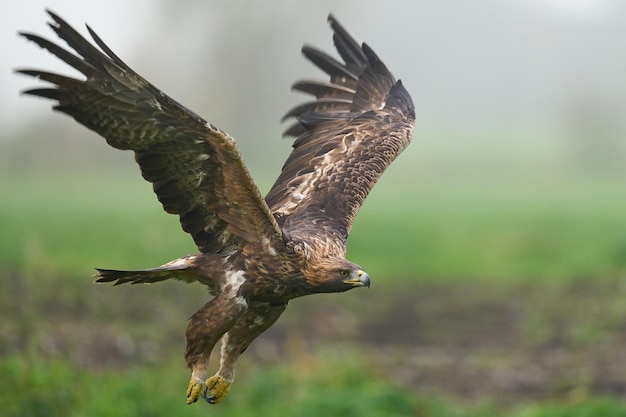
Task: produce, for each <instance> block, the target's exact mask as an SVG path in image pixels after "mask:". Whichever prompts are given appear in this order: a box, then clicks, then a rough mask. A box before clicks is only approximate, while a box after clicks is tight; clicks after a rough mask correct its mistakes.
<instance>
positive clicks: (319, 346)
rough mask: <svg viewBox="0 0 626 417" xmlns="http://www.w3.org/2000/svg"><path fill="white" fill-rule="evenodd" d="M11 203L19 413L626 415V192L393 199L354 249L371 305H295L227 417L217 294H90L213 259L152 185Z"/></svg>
mask: <svg viewBox="0 0 626 417" xmlns="http://www.w3.org/2000/svg"><path fill="white" fill-rule="evenodd" d="M137 184H141V185H138V187H139V190H144V191H145V193H143V194H142V193H138V192H137V190H136V188H135V187H136V186H137ZM1 186H2V193H3V204H2V205H1V206H0V224H1V225H2V228H3V239H1V240H0V278H1V281H0V286H1V289H0V314H2V315H3V316H4V317H5V318H6V317H10V319H8V320H7V319H5V320H2V321H0V372H1V374H2V375H3V378H0V405H1V408H2V410H3V412H4V415H8V416H48V415H69V416H74V415H75V416H79V415H90V416H125V415H128V416H130V415H133V416H138V415H139V416H141V415H145V416H153V415H172V414H174V415H200V414H202V415H204V414H206V413H207V412H214V413H219V414H220V415H222V416H230V415H238V416H245V415H259V414H261V415H273V416H274V415H275V416H281V415H285V416H286V415H289V416H309V415H310V416H315V415H342V416H351V415H355V416H356V415H358V416H378V415H381V416H388V415H398V416H404V415H406V416H409V415H415V416H503V415H505V416H520V417H522V416H523V417H537V416H626V401H625V400H626V356H625V353H624V352H626V349H624V347H625V346H626V301H624V300H626V297H625V295H626V282H625V281H624V273H625V272H626V216H623V213H624V210H625V209H626V196H625V195H624V193H619V192H616V190H617V189H618V188H617V184H606V183H596V182H589V183H585V184H578V185H577V186H576V187H570V188H567V187H562V188H559V189H558V191H556V192H555V189H553V188H546V189H541V188H538V189H537V188H535V189H523V188H515V190H514V191H513V190H506V189H487V188H486V189H483V190H479V191H477V190H475V189H472V190H471V192H470V191H464V190H462V189H452V190H451V189H437V190H432V189H428V188H425V187H423V186H421V185H420V184H413V185H411V186H412V187H415V189H414V190H413V189H412V192H411V195H415V196H416V197H415V199H416V200H412V201H408V200H407V199H406V198H404V197H403V195H404V194H405V189H403V188H402V187H395V188H394V187H381V188H380V190H379V189H377V190H375V194H374V195H373V196H372V198H371V199H370V200H368V204H367V206H366V207H365V208H364V210H363V211H362V213H361V215H360V216H359V218H358V221H357V223H356V224H355V227H354V229H353V231H352V234H351V238H350V245H349V254H350V258H351V259H353V260H355V261H356V262H358V263H360V264H361V265H363V266H364V268H366V270H368V272H369V273H370V275H371V276H372V277H373V286H372V288H371V289H370V290H369V291H365V290H362V291H352V292H349V293H346V294H341V295H327V296H315V297H307V298H304V299H302V300H295V301H294V302H293V303H292V304H291V305H290V307H289V310H288V312H287V314H285V316H284V317H282V318H281V320H280V321H279V322H278V323H277V325H276V326H274V327H273V328H272V329H270V331H268V332H267V333H266V334H265V335H264V336H262V337H261V338H260V339H259V340H258V341H256V342H255V343H254V344H253V345H252V346H251V348H250V350H249V352H247V353H246V355H244V357H243V358H242V361H241V363H240V367H239V373H238V379H237V381H236V384H235V386H234V387H233V391H232V392H231V394H230V395H229V397H228V398H227V400H226V402H225V403H224V404H221V405H219V408H216V409H211V410H209V409H208V407H209V406H208V405H206V404H196V405H194V406H191V407H187V406H185V405H184V389H185V387H186V383H187V378H188V375H187V370H186V369H185V367H184V365H183V360H182V351H183V349H184V340H183V334H184V327H185V325H186V323H185V321H186V318H187V317H189V316H190V315H191V314H192V313H193V312H194V311H195V310H196V309H197V308H198V307H199V306H200V305H202V304H203V303H204V302H206V298H207V297H206V295H205V294H204V292H203V291H198V287H197V286H193V285H191V286H185V285H182V284H179V283H163V284H162V285H161V284H159V285H154V286H135V287H117V288H113V287H109V286H97V285H94V284H92V283H91V280H90V279H89V278H88V276H89V275H90V274H91V273H92V271H93V269H92V268H93V267H94V266H102V267H114V268H143V267H150V266H154V265H157V264H161V263H164V262H166V261H168V260H170V259H172V258H173V257H176V256H179V255H183V254H186V253H190V252H193V251H194V247H193V245H192V244H191V243H190V242H189V240H190V239H189V238H188V237H187V236H186V235H185V234H184V233H182V232H180V230H179V226H178V222H177V220H176V218H175V217H173V216H166V215H164V214H163V213H162V212H161V210H160V208H159V207H158V204H155V201H154V198H153V196H152V195H151V193H150V190H149V186H147V185H145V184H142V183H141V182H140V181H137V182H130V183H128V182H124V183H122V182H115V181H114V182H111V181H109V182H107V183H104V182H99V181H97V180H93V181H92V180H88V179H87V180H86V179H81V180H78V181H75V182H70V183H69V184H68V183H67V182H66V181H65V179H58V180H55V179H54V178H50V179H47V180H46V181H41V180H40V181H38V182H37V183H33V182H32V181H30V180H26V179H23V180H19V181H18V180H16V181H14V182H12V183H6V182H5V183H2V184H1ZM400 190H402V191H400ZM101 195H105V196H106V197H101ZM68 196H71V198H68ZM9 197H10V198H9Z"/></svg>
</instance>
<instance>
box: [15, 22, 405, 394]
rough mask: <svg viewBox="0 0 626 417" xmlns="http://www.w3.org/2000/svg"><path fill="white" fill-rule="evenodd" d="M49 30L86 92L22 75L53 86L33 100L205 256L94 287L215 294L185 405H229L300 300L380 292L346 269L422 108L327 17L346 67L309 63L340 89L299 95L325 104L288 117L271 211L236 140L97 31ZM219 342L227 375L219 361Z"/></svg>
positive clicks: (109, 277)
mask: <svg viewBox="0 0 626 417" xmlns="http://www.w3.org/2000/svg"><path fill="white" fill-rule="evenodd" d="M48 13H49V14H50V16H51V18H52V22H51V23H50V24H49V26H50V27H51V28H52V30H54V32H55V33H56V34H57V35H58V36H59V37H60V38H61V39H63V40H64V41H65V42H66V43H67V44H68V45H69V47H70V48H71V49H73V50H74V52H75V53H74V52H70V51H69V50H66V49H63V48H62V47H60V46H58V45H57V44H55V43H53V42H50V41H48V40H46V39H44V38H42V37H40V36H37V35H34V34H30V33H20V35H22V36H24V37H25V38H26V39H28V40H30V41H33V42H34V43H36V44H37V45H39V46H40V47H42V48H44V49H46V50H48V51H49V52H51V53H52V54H54V55H55V56H57V57H58V58H59V59H61V60H62V61H64V62H65V63H67V64H68V65H70V66H72V67H74V68H75V69H77V70H78V71H80V72H81V73H82V74H84V76H85V79H84V80H80V79H75V78H70V77H67V76H63V75H59V74H53V73H50V72H47V71H41V70H32V69H22V70H18V72H19V73H22V74H26V75H29V76H33V77H36V78H39V79H41V80H43V81H46V82H48V83H51V84H52V86H50V87H47V88H36V89H31V90H27V91H25V93H26V94H31V95H34V96H40V97H44V98H48V99H51V100H53V101H54V102H55V105H54V110H58V111H60V112H63V113H66V114H68V115H70V116H72V117H73V118H74V119H75V120H76V121H77V122H78V123H80V124H82V125H84V126H86V127H87V128H89V129H91V130H93V131H95V132H97V133H98V134H100V135H101V136H103V137H104V138H105V139H106V141H107V143H108V144H109V145H111V146H112V147H114V148H117V149H124V150H128V149H129V150H132V151H133V152H134V153H135V160H136V161H137V163H138V164H139V167H140V168H141V174H142V175H143V177H144V178H145V179H146V180H147V181H149V182H151V183H152V185H153V189H154V192H155V193H156V195H157V197H158V199H159V201H160V202H161V204H162V205H163V208H164V209H165V211H166V212H168V213H171V214H176V215H178V216H179V218H180V223H181V226H182V228H183V230H184V231H185V232H187V233H189V234H190V235H191V237H192V239H193V240H194V242H195V244H196V245H197V247H198V250H199V252H198V253H196V254H193V255H188V256H183V257H181V258H178V259H175V260H173V261H171V262H169V263H166V264H165V265H162V266H160V267H158V268H151V269H144V270H136V271H120V270H112V269H97V278H98V279H97V282H114V283H115V285H117V284H124V283H131V284H137V283H153V282H158V281H163V280H166V279H175V280H179V281H183V282H188V283H190V282H195V281H197V282H200V283H202V284H205V285H206V286H207V287H208V289H209V292H210V293H211V294H212V295H213V298H212V299H211V300H210V301H209V302H208V303H206V304H205V305H204V306H203V307H201V308H200V309H199V310H198V311H197V312H196V313H195V314H194V315H193V316H192V317H191V318H190V319H189V325H188V327H187V331H186V339H187V346H186V350H185V360H186V363H187V366H188V367H189V368H190V369H191V379H190V381H189V386H188V388H187V403H189V404H191V403H193V402H195V401H197V400H198V398H199V397H200V396H202V397H203V398H205V399H206V400H207V401H208V402H209V403H213V404H215V403H218V402H220V401H221V400H222V399H223V398H224V397H225V395H226V394H227V393H228V391H229V389H230V386H231V384H232V382H233V379H234V373H235V363H236V361H237V359H238V357H239V355H241V354H242V353H243V351H244V350H246V348H247V347H248V345H250V343H251V342H252V341H253V340H254V339H255V338H256V337H257V336H259V335H260V334H261V333H263V332H264V331H265V330H267V329H268V328H269V327H270V326H271V325H272V324H273V323H274V322H275V321H276V320H277V319H278V317H280V315H281V314H282V313H283V311H285V308H286V307H287V303H288V302H289V300H291V299H292V298H296V297H302V296H305V295H309V294H315V293H331V292H342V291H347V290H350V289H352V288H357V287H369V285H370V277H369V276H368V275H367V273H365V272H364V271H363V270H362V269H361V267H360V266H358V265H356V264H354V263H352V262H350V261H348V260H346V258H345V253H346V239H347V238H348V232H349V231H350V227H351V226H352V222H353V220H354V218H355V216H356V214H357V212H358V211H359V208H360V207H361V204H362V203H363V200H365V198H366V196H367V195H368V193H369V192H370V190H371V189H372V187H373V186H374V184H375V183H376V181H377V180H378V178H379V177H380V176H381V174H382V173H383V171H384V170H385V169H386V168H387V166H388V165H389V164H390V163H391V162H392V161H393V160H394V159H395V158H396V157H397V156H398V155H399V154H400V152H402V150H403V149H404V148H405V147H406V146H407V145H408V144H409V142H410V140H411V133H412V130H413V125H414V124H415V110H414V106H413V103H412V100H411V97H410V95H409V93H408V92H407V90H406V89H405V88H404V87H403V85H402V83H401V82H400V81H396V79H395V78H394V77H393V75H392V74H391V72H389V70H388V69H387V67H386V66H385V64H383V62H382V61H381V60H380V59H379V58H378V56H377V55H376V54H375V53H374V51H372V49H370V47H369V46H368V45H367V44H365V43H363V44H362V45H359V44H358V43H357V42H356V41H355V40H354V39H353V38H352V37H351V36H350V35H349V34H348V33H347V32H346V30H345V29H344V28H343V27H342V26H341V25H340V24H339V22H337V20H336V19H335V18H334V17H333V16H332V15H330V16H329V17H328V22H329V23H330V27H331V28H332V30H333V41H334V44H335V47H336V49H337V51H338V53H339V55H340V57H341V60H338V59H335V58H333V57H331V56H330V55H327V54H325V53H324V52H322V51H320V50H318V49H316V48H313V47H310V46H304V47H303V49H302V53H303V54H304V56H305V57H306V58H308V59H309V60H310V61H311V62H312V63H313V64H315V65H316V66H317V67H319V68H320V69H321V70H323V71H324V72H325V73H326V74H328V76H329V77H330V79H329V81H310V80H307V81H300V82H296V83H295V84H294V85H293V89H294V90H297V91H300V92H304V93H307V94H310V95H312V96H314V97H315V99H314V100H312V101H309V102H306V103H304V104H301V105H299V106H297V107H295V108H293V109H292V110H291V111H289V112H288V113H287V114H286V115H285V118H286V119H287V118H294V119H295V122H294V123H293V125H292V126H291V127H289V128H288V129H287V131H286V132H285V135H287V136H293V137H295V138H296V139H295V141H294V142H293V151H292V152H291V154H290V155H289V157H288V158H287V161H286V162H285V164H284V166H283V168H282V171H281V173H280V175H279V177H278V179H277V180H276V183H275V184H274V185H273V187H272V188H271V190H270V191H269V193H268V194H267V196H266V197H265V198H263V197H262V195H261V193H260V191H259V189H258V188H257V186H256V185H255V183H254V181H253V180H252V178H251V176H250V173H249V172H248V169H247V168H246V166H245V164H244V162H243V160H242V158H241V155H240V153H239V150H238V148H237V144H236V142H235V140H234V139H233V138H232V137H231V136H229V135H228V133H226V132H223V131H222V130H220V129H218V128H217V127H215V126H213V125H212V124H210V123H208V122H207V121H205V120H204V119H203V118H202V117H200V116H198V115H197V114H195V113H194V112H192V111H191V110H189V109H188V108H186V107H185V106H183V105H182V104H180V103H178V102H177V101H175V100H173V99H172V98H170V97H169V96H167V95H166V94H164V93H163V92H162V91H160V90H159V89H158V88H156V87H155V86H153V85H152V84H150V83H149V82H148V81H146V80H145V79H144V78H142V77H141V76H140V75H138V74H137V73H136V72H134V71H133V70H132V69H130V67H128V65H126V64H125V63H124V62H123V61H122V60H121V59H120V58H119V57H118V56H117V55H115V53H113V51H111V49H109V47H107V45H106V44H105V43H104V42H103V41H102V40H101V39H100V38H99V37H98V35H97V34H96V33H95V32H94V31H93V30H91V28H89V26H87V30H88V31H89V33H90V35H91V37H92V38H93V40H94V41H95V43H96V44H97V45H98V47H99V48H100V49H98V48H96V47H95V46H94V45H93V44H92V43H90V42H89V41H88V40H86V39H85V38H84V37H83V36H81V35H80V34H79V33H78V32H77V31H76V30H74V29H73V28H72V27H71V26H70V25H69V24H67V23H66V22H65V21H64V20H63V19H61V18H60V17H59V16H57V15H56V14H54V13H51V12H48ZM219 340H221V357H220V364H219V369H218V371H217V373H216V374H215V375H214V376H211V377H209V369H208V367H209V356H210V355H211V352H212V351H213V348H214V347H215V345H216V344H217V342H218V341H219Z"/></svg>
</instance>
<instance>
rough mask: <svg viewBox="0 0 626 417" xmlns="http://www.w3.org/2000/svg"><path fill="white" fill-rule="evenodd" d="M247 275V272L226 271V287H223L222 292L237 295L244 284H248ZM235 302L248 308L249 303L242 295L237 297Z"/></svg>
mask: <svg viewBox="0 0 626 417" xmlns="http://www.w3.org/2000/svg"><path fill="white" fill-rule="evenodd" d="M245 274H246V272H245V271H243V270H236V271H233V270H228V271H226V274H225V276H226V280H225V281H224V285H223V286H222V292H226V293H232V294H236V293H237V291H238V290H239V288H240V287H241V286H242V285H243V283H244V282H246V278H245ZM235 302H236V303H237V304H239V305H243V306H244V307H247V306H248V302H247V301H246V299H245V298H244V297H243V296H241V295H238V296H237V297H235Z"/></svg>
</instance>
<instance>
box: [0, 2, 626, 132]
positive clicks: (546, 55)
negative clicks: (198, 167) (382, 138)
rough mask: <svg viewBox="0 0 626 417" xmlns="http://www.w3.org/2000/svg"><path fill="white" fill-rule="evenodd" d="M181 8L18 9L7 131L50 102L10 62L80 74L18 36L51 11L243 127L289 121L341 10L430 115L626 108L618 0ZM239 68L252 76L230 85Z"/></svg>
mask: <svg viewBox="0 0 626 417" xmlns="http://www.w3.org/2000/svg"><path fill="white" fill-rule="evenodd" d="M265 3H268V4H269V6H266V5H265ZM307 3H308V2H307ZM175 4H176V5H174V2H167V1H161V2H150V1H145V0H143V1H133V2H127V1H121V0H119V1H106V2H89V3H88V2H79V1H71V0H48V1H40V0H37V1H28V2H15V3H12V5H11V6H10V7H11V8H10V9H9V13H3V15H2V17H1V19H2V21H1V22H0V28H1V31H2V32H0V37H1V39H2V41H1V42H0V47H1V48H2V56H3V57H5V58H6V59H4V60H3V63H4V64H5V65H3V66H4V67H5V70H4V71H0V89H1V91H2V95H1V96H0V117H1V120H0V122H1V123H0V126H2V128H3V130H4V131H5V135H6V132H7V127H9V128H10V129H14V128H18V127H20V126H22V125H23V124H26V123H30V121H29V120H32V118H41V117H43V115H46V114H48V111H47V109H46V108H44V106H42V105H41V103H37V102H36V101H34V100H32V99H27V98H24V97H19V96H18V91H19V90H21V89H24V88H26V87H27V86H32V85H34V84H33V80H30V79H27V78H25V77H19V76H16V75H15V74H13V73H11V69H13V68H17V67H24V66H26V67H41V68H46V69H54V70H57V71H62V72H64V73H68V72H69V73H71V71H69V70H68V69H67V67H66V66H65V65H63V64H61V63H60V62H59V61H58V60H56V59H55V58H52V57H51V56H50V55H49V54H48V53H46V52H44V51H41V50H40V49H39V48H37V47H35V46H34V45H33V44H29V43H28V42H26V41H25V40H23V39H21V38H19V37H17V36H16V32H17V30H27V31H31V32H36V33H39V34H44V35H46V36H48V37H50V38H53V37H52V34H51V32H50V30H49V29H48V28H47V27H46V25H45V22H46V21H47V17H46V15H45V14H44V12H43V9H44V8H45V7H50V8H51V9H52V10H54V11H56V12H58V13H59V14H60V15H62V16H63V17H64V18H66V20H68V21H69V22H70V23H72V24H73V25H74V26H75V27H77V28H79V30H81V31H82V30H83V29H84V26H83V23H84V22H89V24H90V25H91V26H92V27H93V28H94V29H96V31H97V32H98V33H99V34H100V36H101V37H103V38H104V40H105V41H106V42H107V43H108V44H109V46H111V47H112V48H113V49H114V50H115V51H116V52H117V53H118V55H120V56H121V57H123V59H125V60H126V61H127V62H129V63H130V64H131V66H132V67H134V68H135V69H136V70H137V71H139V72H140V73H141V74H142V75H144V76H145V77H146V78H148V79H149V80H150V81H152V82H153V83H155V84H156V85H157V86H158V87H160V88H162V89H164V90H165V91H166V92H168V93H169V94H170V95H172V96H174V97H175V98H177V99H178V100H179V101H182V102H183V103H185V104H186V105H188V106H189V107H191V108H194V109H196V110H197V111H198V112H199V113H201V114H202V115H203V116H205V117H206V118H208V119H211V114H207V112H210V113H216V115H217V116H218V118H222V117H223V118H224V120H225V122H226V123H232V124H234V125H236V122H234V121H233V120H232V116H230V117H229V116H228V114H231V115H232V113H240V112H241V111H244V112H251V111H254V109H258V108H259V107H264V108H265V109H268V110H271V111H273V112H275V114H274V115H273V116H270V115H268V116H267V117H269V120H273V123H276V124H277V123H278V118H279V117H280V116H281V115H282V113H283V112H284V111H286V110H287V108H288V107H289V106H290V105H293V104H294V103H295V102H296V100H297V97H296V98H294V96H293V95H290V94H289V89H288V86H289V85H290V84H291V83H292V82H293V81H294V80H295V79H297V78H301V77H306V76H315V75H316V74H318V72H316V71H315V70H314V69H312V68H311V67H310V66H309V65H308V64H307V63H306V62H305V61H304V60H303V59H302V58H301V57H300V55H299V48H300V46H301V45H302V44H303V43H304V42H308V43H313V44H315V45H320V46H322V47H325V48H330V47H331V41H330V36H329V31H328V29H327V27H326V24H325V17H326V14H327V13H328V11H330V10H333V12H334V13H335V14H336V15H337V17H338V18H339V19H340V20H341V21H342V22H343V24H344V25H345V26H347V27H348V28H349V30H350V31H351V32H352V33H353V34H354V35H355V37H357V38H358V39H359V40H364V39H365V40H367V42H368V43H370V45H371V46H373V47H374V48H375V50H377V51H378V53H379V55H381V56H382V57H383V58H384V60H385V62H386V63H387V64H388V65H389V66H390V67H391V68H392V70H393V72H394V73H395V74H396V76H397V77H399V78H402V79H403V81H404V83H405V85H407V86H408V88H409V90H410V91H411V92H412V95H413V97H414V99H415V102H416V107H417V109H418V115H423V120H424V121H425V122H426V121H431V122H433V121H434V122H435V123H436V122H437V121H439V120H451V121H454V120H460V121H463V120H465V119H474V120H479V121H480V120H482V119H486V120H487V121H490V119H498V118H500V119H502V120H508V119H510V118H512V119H516V118H517V119H525V118H527V119H530V120H534V119H538V118H541V117H543V116H545V115H548V116H551V115H553V113H555V112H557V111H558V110H559V108H560V107H561V106H564V105H565V103H566V102H567V101H568V100H576V99H577V96H579V95H580V96H593V99H594V100H599V101H607V102H621V103H623V102H624V97H625V96H626V7H625V6H624V5H623V3H622V2H619V1H617V0H615V1H610V0H499V1H496V0H477V1H472V2H466V1H463V0H444V1H441V0H437V1H435V0H432V1H403V2H401V1H390V2H384V4H383V2H370V3H368V2H363V1H341V2H329V1H326V2H316V3H315V4H313V5H310V4H306V3H304V2H296V1H287V0H283V1H276V2H263V3H261V2H242V1H234V2H196V1H189V0H188V1H182V2H181V1H178V2H175ZM264 39H266V40H267V41H266V42H264ZM213 58H215V59H213ZM231 75H235V76H239V77H240V78H239V80H234V81H233V80H228V79H227V78H229V77H230V76H231ZM259 84H261V85H259ZM228 87H231V88H230V90H229V89H228ZM242 87H244V88H242ZM213 91H215V92H216V93H215V94H212V92H213ZM218 95H219V96H227V97H226V98H225V100H224V103H225V104H224V105H222V106H219V105H218V106H215V105H214V104H215V103H216V100H218V99H219V97H218ZM211 103H214V104H213V105H212V104H211ZM198 106H199V107H200V108H198ZM216 107H219V108H218V109H216ZM205 109H206V112H204V110H205ZM222 109H224V110H225V114H224V115H222V114H221V110H222ZM263 117H264V118H265V116H263ZM235 120H236V118H235ZM233 127H235V128H236V126H233ZM3 136H4V135H3Z"/></svg>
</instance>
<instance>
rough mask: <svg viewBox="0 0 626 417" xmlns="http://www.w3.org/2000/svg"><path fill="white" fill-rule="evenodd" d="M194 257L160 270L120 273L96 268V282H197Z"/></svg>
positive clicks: (167, 265) (177, 261)
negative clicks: (171, 280)
mask: <svg viewBox="0 0 626 417" xmlns="http://www.w3.org/2000/svg"><path fill="white" fill-rule="evenodd" d="M194 258H195V256H194V255H191V256H187V257H183V258H180V259H176V260H174V261H172V262H169V263H166V264H165V265H162V266H160V267H158V268H150V269H142V270H136V271H120V270H116V269H102V268H96V278H97V279H96V282H99V283H102V282H114V284H113V285H120V284H129V283H130V284H152V283H154V282H160V281H165V280H167V279H175V280H178V281H183V282H187V283H190V282H193V281H197V277H196V275H195V274H194V273H193V271H194V269H195V265H194V264H193V263H192V261H193V259H194Z"/></svg>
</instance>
